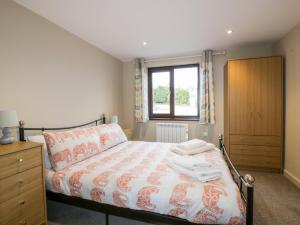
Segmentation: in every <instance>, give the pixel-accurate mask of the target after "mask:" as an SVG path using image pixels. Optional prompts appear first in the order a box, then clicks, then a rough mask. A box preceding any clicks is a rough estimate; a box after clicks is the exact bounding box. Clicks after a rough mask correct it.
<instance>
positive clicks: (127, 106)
mask: <svg viewBox="0 0 300 225" xmlns="http://www.w3.org/2000/svg"><path fill="white" fill-rule="evenodd" d="M271 54H272V46H271V45H257V46H248V47H241V48H234V49H228V50H227V54H226V55H219V56H215V57H214V77H215V82H214V88H215V109H216V124H215V125H214V126H207V125H200V124H198V122H188V124H189V138H203V139H205V140H208V141H210V142H214V143H216V144H217V137H218V135H219V134H220V133H223V124H224V104H223V103H224V102H223V96H224V95H223V78H224V66H225V64H226V61H227V60H228V59H230V58H248V57H258V56H269V55H271ZM199 61H200V58H193V59H189V60H179V61H178V60H176V61H164V62H155V63H154V62H152V63H148V64H147V66H149V67H151V66H164V65H174V64H188V63H198V62H199ZM134 102H135V93H134V64H133V62H127V63H124V64H123V107H124V113H123V119H124V120H123V122H124V126H125V127H130V128H133V131H134V138H135V139H137V140H147V141H155V124H156V122H157V121H149V122H147V123H145V124H137V123H135V122H134ZM183 123H186V122H183ZM205 132H207V133H208V136H204V133H205Z"/></svg>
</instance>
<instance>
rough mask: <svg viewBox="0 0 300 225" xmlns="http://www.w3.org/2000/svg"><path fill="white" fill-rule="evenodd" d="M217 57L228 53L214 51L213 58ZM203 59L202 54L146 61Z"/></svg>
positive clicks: (148, 60)
mask: <svg viewBox="0 0 300 225" xmlns="http://www.w3.org/2000/svg"><path fill="white" fill-rule="evenodd" d="M216 55H226V51H225V50H224V51H214V52H213V56H216ZM197 57H202V54H198V55H186V56H178V57H170V58H157V59H146V60H145V62H157V61H167V60H176V59H188V58H197Z"/></svg>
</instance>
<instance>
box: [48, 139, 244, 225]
mask: <svg viewBox="0 0 300 225" xmlns="http://www.w3.org/2000/svg"><path fill="white" fill-rule="evenodd" d="M171 146H172V144H167V143H157V142H154V143H152V142H138V141H128V142H124V143H122V144H119V145H117V146H115V147H113V148H111V149H108V150H106V151H104V152H102V153H100V154H98V155H95V156H92V157H91V158H88V159H86V160H84V161H81V162H78V163H76V164H74V165H72V166H69V167H67V168H65V169H63V170H61V171H59V172H55V171H52V170H46V184H47V189H48V190H50V191H53V192H59V193H63V194H65V195H71V196H78V197H81V198H84V199H89V200H92V201H96V202H101V203H106V204H111V205H115V206H118V207H127V208H131V209H135V210H147V211H152V212H156V213H160V214H167V215H171V216H175V217H180V218H183V219H187V220H189V221H191V222H193V223H197V224H231V225H239V224H240V225H242V224H245V208H244V204H243V202H242V200H241V197H240V193H239V190H238V188H237V186H236V184H235V183H234V182H233V180H232V177H231V175H230V172H229V170H228V167H227V165H226V162H225V161H224V159H223V156H222V154H221V152H220V151H219V150H217V149H216V150H212V151H209V152H206V153H202V154H199V155H198V156H196V157H199V158H203V157H204V158H205V160H207V161H209V162H211V163H212V164H213V165H214V167H216V168H219V169H221V170H222V171H223V177H222V179H219V180H215V181H211V182H207V183H201V182H199V181H197V180H194V179H192V178H190V177H188V176H186V175H183V174H180V173H178V172H177V171H174V170H173V169H172V168H170V167H168V160H169V159H170V158H172V157H175V156H176V155H175V154H174V153H172V152H171V151H169V149H170V147H171Z"/></svg>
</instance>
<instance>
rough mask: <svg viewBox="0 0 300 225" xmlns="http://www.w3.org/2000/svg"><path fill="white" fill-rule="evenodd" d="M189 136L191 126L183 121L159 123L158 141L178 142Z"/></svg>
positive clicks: (157, 125) (157, 129)
mask: <svg viewBox="0 0 300 225" xmlns="http://www.w3.org/2000/svg"><path fill="white" fill-rule="evenodd" d="M188 138H189V126H188V124H183V123H157V124H156V141H158V142H168V143H178V142H183V141H187V140H188Z"/></svg>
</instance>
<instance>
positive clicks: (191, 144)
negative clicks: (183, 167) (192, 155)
mask: <svg viewBox="0 0 300 225" xmlns="http://www.w3.org/2000/svg"><path fill="white" fill-rule="evenodd" d="M206 143H207V142H205V141H203V140H199V139H193V140H189V141H185V142H182V143H180V144H177V145H176V147H178V148H180V149H183V150H191V149H196V148H200V147H202V146H204V145H205V144H206Z"/></svg>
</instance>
